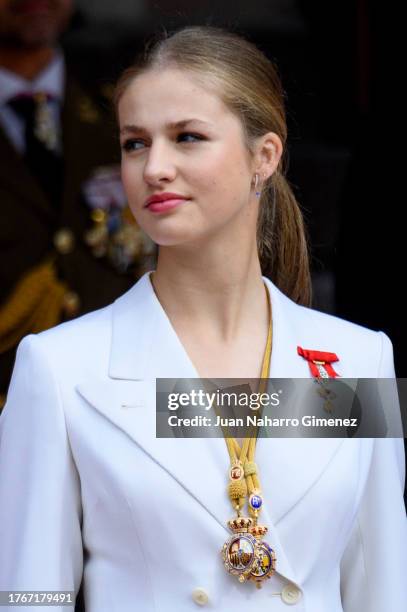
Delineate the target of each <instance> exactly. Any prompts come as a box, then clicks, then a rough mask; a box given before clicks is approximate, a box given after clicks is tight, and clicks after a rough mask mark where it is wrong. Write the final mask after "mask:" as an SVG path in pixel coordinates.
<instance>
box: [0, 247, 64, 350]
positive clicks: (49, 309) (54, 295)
mask: <svg viewBox="0 0 407 612" xmlns="http://www.w3.org/2000/svg"><path fill="white" fill-rule="evenodd" d="M67 292H68V287H67V285H66V284H65V283H63V282H61V281H60V280H59V279H58V277H57V273H56V269H55V264H54V261H53V259H52V258H50V259H47V260H46V261H44V262H42V263H41V264H39V265H37V266H35V267H34V268H31V269H30V270H29V271H28V272H27V273H26V274H25V275H24V276H23V277H22V278H21V279H20V280H19V281H18V283H17V285H16V286H15V287H14V289H13V291H12V292H11V295H10V296H9V298H8V299H7V301H6V302H5V303H3V304H2V305H1V306H0V353H4V352H5V351H7V350H9V349H11V348H12V347H13V346H16V345H17V344H18V343H19V342H20V340H21V339H22V338H23V337H24V336H26V335H27V334H30V333H34V334H35V333H38V332H41V331H44V330H45V329H49V328H50V327H53V326H54V325H57V324H58V323H59V322H60V321H61V318H62V311H63V304H64V296H65V295H66V293H67Z"/></svg>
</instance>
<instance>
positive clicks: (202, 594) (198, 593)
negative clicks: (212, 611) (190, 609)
mask: <svg viewBox="0 0 407 612" xmlns="http://www.w3.org/2000/svg"><path fill="white" fill-rule="evenodd" d="M192 599H193V600H194V602H195V603H196V604H198V606H206V604H207V603H208V601H209V597H208V593H207V592H206V591H205V589H202V588H201V587H197V588H196V589H194V590H193V591H192Z"/></svg>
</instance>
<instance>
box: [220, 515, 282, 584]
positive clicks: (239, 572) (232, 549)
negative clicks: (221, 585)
mask: <svg viewBox="0 0 407 612" xmlns="http://www.w3.org/2000/svg"><path fill="white" fill-rule="evenodd" d="M228 526H229V529H230V530H231V531H233V535H232V536H231V537H230V538H229V539H228V540H227V541H226V542H225V544H224V545H223V548H222V551H221V552H222V556H223V563H224V566H225V569H226V570H227V571H228V572H229V574H232V575H233V576H236V577H237V578H238V580H239V582H245V581H246V580H251V581H253V582H255V583H256V586H257V587H259V588H260V587H261V583H262V582H263V580H267V579H268V578H270V577H271V576H272V575H273V573H274V571H275V567H276V556H275V554H274V551H273V549H272V548H271V547H270V546H269V545H268V544H267V543H266V542H263V541H262V537H263V535H265V534H266V533H267V527H264V526H262V525H254V521H253V519H252V518H250V517H243V516H238V517H236V518H234V519H231V520H230V521H228Z"/></svg>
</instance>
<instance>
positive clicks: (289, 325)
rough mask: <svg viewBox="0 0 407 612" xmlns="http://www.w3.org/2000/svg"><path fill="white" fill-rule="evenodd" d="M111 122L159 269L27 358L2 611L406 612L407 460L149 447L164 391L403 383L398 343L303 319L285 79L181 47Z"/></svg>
mask: <svg viewBox="0 0 407 612" xmlns="http://www.w3.org/2000/svg"><path fill="white" fill-rule="evenodd" d="M116 106H117V113H118V118H119V124H120V141H121V148H122V177H123V182H124V186H125V190H126V192H127V196H128V200H129V205H130V207H131V210H132V211H133V214H134V216H135V218H136V220H137V222H138V223H139V225H140V226H141V227H142V229H143V230H144V231H145V232H146V233H147V234H148V235H149V236H150V237H151V238H152V239H153V240H154V241H155V242H156V243H157V244H158V245H159V256H158V263H157V266H156V270H154V271H152V272H151V273H147V274H146V275H144V276H143V277H142V278H141V279H140V280H139V281H138V282H137V283H136V284H135V286H134V287H133V288H132V289H131V290H130V291H129V292H128V293H126V294H125V295H124V296H122V297H121V298H120V299H119V300H117V301H116V302H115V303H114V304H113V305H112V306H109V307H107V308H104V309H102V310H99V311H96V312H94V313H91V314H90V315H87V316H84V317H81V318H79V319H77V320H75V321H72V322H70V323H66V324H63V325H60V326H58V327H56V328H54V329H52V330H50V331H48V332H45V333H42V334H39V335H37V336H33V335H32V336H28V337H27V338H25V339H24V340H23V342H22V343H21V345H20V348H19V352H18V357H17V362H16V365H15V370H14V375H13V380H12V384H11V388H10V392H9V397H8V402H7V405H6V408H5V410H4V412H3V415H2V417H1V422H0V423H1V429H0V433H1V445H0V470H1V472H0V541H1V546H0V590H1V589H2V590H7V591H16V590H20V591H27V590H30V589H31V590H37V591H51V590H54V591H74V592H75V593H74V594H76V593H77V591H78V588H79V585H80V583H81V579H82V577H83V585H84V594H85V608H86V612H104V611H106V612H107V611H109V612H114V611H117V612H127V611H129V612H130V610H131V611H132V612H133V611H134V610H142V611H143V612H150V611H151V612H153V611H156V612H167V611H171V610H177V612H183V611H188V610H194V609H196V607H197V606H207V607H208V609H213V610H219V611H220V610H222V611H229V610H233V611H234V612H243V611H245V610H247V609H248V607H250V606H251V607H252V606H256V608H257V607H259V608H261V609H263V610H270V611H271V610H273V611H283V610H285V609H286V608H287V606H288V605H291V606H293V609H295V610H298V611H300V610H301V611H303V612H328V611H329V612H342V611H345V612H360V611H361V610H363V611H364V612H384V611H385V610H386V611H387V610H392V611H396V610H400V611H401V610H402V609H403V608H404V606H405V604H406V601H407V587H406V583H405V581H404V571H405V567H406V565H407V546H406V544H407V528H406V519H405V513H404V506H403V498H402V491H403V480H404V474H403V450H402V445H401V441H400V440H396V439H371V438H368V439H337V438H330V439H289V438H284V439H266V438H261V439H259V441H258V444H257V448H256V444H255V441H254V442H253V441H250V442H245V441H243V440H241V441H240V443H239V442H238V441H234V440H233V441H230V440H229V441H228V445H225V441H224V440H223V439H222V438H214V437H212V438H207V439H183V440H171V439H159V438H157V437H156V435H155V423H156V421H155V381H156V379H157V378H198V377H202V378H213V377H214V378H217V379H219V378H259V377H260V376H263V377H267V376H270V377H277V378H283V377H297V378H309V377H311V376H314V375H316V376H317V377H327V376H336V375H337V376H342V377H352V378H358V377H362V378H370V377H371V378H375V377H393V376H394V366H393V355H392V345H391V342H390V340H389V338H388V337H387V336H386V335H385V334H384V333H383V332H380V331H379V332H376V331H372V330H369V329H366V328H363V327H360V326H357V325H355V324H352V323H350V322H347V321H344V320H341V319H339V318H336V317H333V316H329V315H326V314H323V313H320V312H316V311H314V310H312V309H311V308H309V306H310V294H311V290H310V275H309V266H308V257H307V248H306V239H305V236H304V228H303V222H302V218H301V213H300V210H299V207H298V205H297V203H296V201H295V198H294V196H293V194H292V192H291V190H290V188H289V186H288V184H287V182H286V180H285V178H284V168H283V162H282V159H283V151H284V146H285V141H286V124H285V117H284V104H283V92H282V89H281V85H280V83H279V79H278V77H277V74H276V72H275V70H274V68H273V66H272V64H271V63H270V62H269V60H268V59H267V58H266V57H265V56H264V55H263V54H262V53H261V52H260V51H259V50H258V49H257V48H256V47H255V46H254V45H252V44H251V43H249V42H248V41H246V40H244V39H243V38H241V37H240V36H238V35H236V34H234V33H231V32H227V31H224V30H221V29H217V28H212V27H189V28H183V29H181V30H179V31H178V32H175V33H174V34H173V35H171V36H165V37H163V38H162V39H161V40H158V41H157V42H156V44H155V45H154V46H149V47H147V48H146V51H145V53H144V55H143V56H141V57H140V58H139V60H138V61H137V63H136V64H135V65H134V66H132V67H130V68H129V69H128V70H127V71H126V72H125V73H124V74H123V75H122V77H121V79H120V80H119V83H118V85H117V91H116ZM356 346H357V347H358V350H357V351H355V347H356ZM313 351H318V352H319V353H315V352H314V353H313ZM321 352H323V353H325V357H324V358H323V359H322V358H321ZM361 354H363V356H364V358H363V359H360V355H361ZM333 360H335V362H333ZM239 461H240V463H239ZM229 468H232V469H231V470H230V471H229ZM229 481H230V482H229ZM235 481H236V482H235ZM260 481H261V489H260ZM236 483H238V484H236ZM253 487H254V488H253ZM253 491H254V492H255V496H254V497H253V496H252V497H250V499H249V494H250V493H253ZM228 493H229V495H228ZM261 500H263V503H262V511H261V520H260V512H259V510H260V504H261ZM239 515H241V516H240V517H239ZM233 516H235V517H237V518H238V519H239V520H240V519H242V521H243V522H242V523H240V522H239V521H238V523H239V524H237V523H235V524H232V525H229V526H232V527H233V528H234V529H235V536H236V538H235V539H234V540H233V537H234V536H233V535H231V532H230V530H229V528H228V520H229V519H230V518H231V517H233ZM257 518H259V522H258V523H257V525H256V519H257ZM259 525H260V527H259ZM262 526H266V527H268V529H269V532H268V534H267V535H266V534H265V533H264V529H263V527H262ZM256 530H257V531H256ZM262 530H263V531H262ZM230 538H232V540H233V541H232V540H231V539H230ZM266 541H267V542H266ZM224 542H227V544H226V548H225V547H223V543H224ZM267 543H268V545H269V546H267ZM220 550H222V554H220ZM273 570H274V571H273ZM263 578H264V580H263ZM254 582H255V583H259V582H260V583H261V584H262V585H263V588H261V589H256V588H255V585H254V584H253V583H254ZM56 608H57V609H61V610H62V609H65V607H64V608H62V607H61V608H59V607H58V605H56ZM6 609H7V608H6ZM10 610H11V607H10Z"/></svg>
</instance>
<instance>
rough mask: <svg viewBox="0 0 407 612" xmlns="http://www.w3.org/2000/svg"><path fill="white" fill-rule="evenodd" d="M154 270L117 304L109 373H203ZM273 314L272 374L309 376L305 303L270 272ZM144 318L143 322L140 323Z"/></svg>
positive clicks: (168, 375) (134, 377) (126, 376)
mask: <svg viewBox="0 0 407 612" xmlns="http://www.w3.org/2000/svg"><path fill="white" fill-rule="evenodd" d="M150 274H151V272H147V273H146V274H144V275H143V276H142V277H141V278H140V280H139V281H138V282H137V283H136V284H135V285H134V286H133V287H132V289H130V291H128V292H127V293H125V294H124V295H123V296H122V297H120V298H119V299H118V300H116V302H115V303H114V306H113V335H112V347H111V355H110V366H109V376H110V377H111V378H115V379H124V380H144V379H146V378H151V376H152V375H153V376H154V378H179V377H180V372H182V375H183V377H184V378H199V375H198V372H197V371H196V369H195V367H194V365H193V364H192V362H191V360H190V359H189V357H188V355H187V353H186V351H185V348H184V347H183V345H182V343H181V341H180V340H179V338H178V336H177V334H176V332H175V330H174V328H173V327H172V325H171V322H170V320H169V318H168V317H167V314H166V313H165V311H164V309H163V308H162V306H161V304H160V302H159V300H158V298H157V296H156V294H155V292H154V288H153V285H152V283H151V280H150ZM263 280H264V282H265V284H266V287H267V289H268V291H269V293H270V298H271V304H272V319H273V344H272V356H271V364H270V378H288V377H290V378H291V377H292V378H295V377H298V378H308V377H309V370H308V365H307V364H306V362H305V361H304V359H302V358H301V357H299V356H298V355H297V344H298V342H299V335H298V321H297V319H298V315H299V310H300V308H301V307H300V306H298V305H297V304H294V302H292V301H291V300H290V299H289V298H287V297H286V296H285V295H284V294H283V293H282V292H281V291H280V290H279V289H278V288H277V287H276V286H275V285H274V284H273V283H272V282H271V281H270V280H269V279H268V278H266V277H263ZM139 322H142V324H140V323H139Z"/></svg>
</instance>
